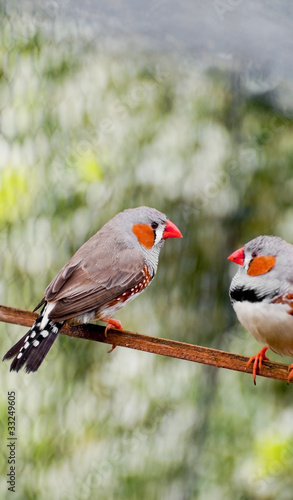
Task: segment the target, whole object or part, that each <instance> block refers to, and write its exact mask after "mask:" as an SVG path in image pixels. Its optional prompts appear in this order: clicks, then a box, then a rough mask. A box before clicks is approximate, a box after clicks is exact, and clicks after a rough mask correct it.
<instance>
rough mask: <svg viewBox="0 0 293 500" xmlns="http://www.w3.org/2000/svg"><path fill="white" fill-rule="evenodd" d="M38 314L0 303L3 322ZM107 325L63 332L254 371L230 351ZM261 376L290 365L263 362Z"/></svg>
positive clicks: (281, 374) (283, 376)
mask: <svg viewBox="0 0 293 500" xmlns="http://www.w3.org/2000/svg"><path fill="white" fill-rule="evenodd" d="M37 316H38V314H37V313H33V312H30V311H26V310H23V309H15V308H13V307H6V306H1V305H0V321H3V322H5V323H13V324H16V325H22V326H26V327H31V326H32V324H33V323H34V321H35V319H36V318H37ZM104 332H105V328H104V327H103V326H101V325H92V324H87V325H79V326H69V325H67V324H66V325H64V327H63V328H62V330H61V333H62V334H64V335H69V336H70V337H78V338H82V339H86V340H94V341H96V342H102V343H106V344H111V345H116V346H121V347H129V348H131V349H137V350H139V351H145V352H151V353H154V354H161V355H163V356H169V357H172V358H179V359H185V360H187V361H194V362H196V363H203V364H205V365H212V366H217V367H218V368H227V369H228V370H235V371H239V372H244V373H252V366H249V367H248V368H246V363H247V361H248V358H247V357H246V356H240V355H238V354H233V353H230V352H225V351H219V350H217V349H210V348H208V347H201V346H197V345H193V344H186V343H184V342H176V341H175V340H168V339H162V338H158V337H150V336H148V335H141V334H139V333H133V332H128V331H126V330H116V329H114V328H113V329H110V330H108V334H107V337H105V333H104ZM260 375H261V376H263V377H268V378H274V379H276V380H284V381H287V377H288V366H287V365H285V364H282V363H275V362H273V361H264V362H263V366H262V369H261V374H260Z"/></svg>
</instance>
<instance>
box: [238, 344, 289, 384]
mask: <svg viewBox="0 0 293 500" xmlns="http://www.w3.org/2000/svg"><path fill="white" fill-rule="evenodd" d="M267 350H268V347H263V348H262V349H261V350H260V351H259V353H257V354H256V355H255V356H251V358H250V359H249V360H248V363H247V364H246V368H248V366H249V365H251V363H252V362H253V370H252V375H253V383H254V385H256V372H257V369H258V371H259V372H260V369H261V367H262V362H263V360H264V359H265V360H267V361H269V358H267V356H266V355H265V353H266V351H267ZM289 376H290V375H289ZM292 377H293V374H292Z"/></svg>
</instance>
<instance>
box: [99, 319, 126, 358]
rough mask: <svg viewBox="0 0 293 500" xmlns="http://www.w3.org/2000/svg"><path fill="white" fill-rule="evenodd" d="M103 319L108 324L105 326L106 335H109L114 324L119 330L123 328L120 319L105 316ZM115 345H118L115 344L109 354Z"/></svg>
mask: <svg viewBox="0 0 293 500" xmlns="http://www.w3.org/2000/svg"><path fill="white" fill-rule="evenodd" d="M102 321H105V322H106V323H107V326H106V328H105V337H107V333H108V330H110V328H112V326H114V328H117V330H123V326H122V324H121V322H120V321H119V320H118V319H113V318H103V319H102ZM115 347H116V345H115V344H113V345H112V347H111V349H110V351H108V354H110V352H113V351H114V349H115Z"/></svg>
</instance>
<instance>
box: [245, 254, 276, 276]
mask: <svg viewBox="0 0 293 500" xmlns="http://www.w3.org/2000/svg"><path fill="white" fill-rule="evenodd" d="M275 263H276V257H273V256H272V255H266V256H265V257H256V258H255V259H254V260H253V261H252V262H251V263H250V266H249V268H248V271H247V274H248V275H249V276H259V275H260V274H265V273H267V272H268V271H270V270H271V269H272V268H273V267H274V265H275Z"/></svg>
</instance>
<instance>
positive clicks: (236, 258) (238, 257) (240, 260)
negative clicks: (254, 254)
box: [228, 247, 244, 266]
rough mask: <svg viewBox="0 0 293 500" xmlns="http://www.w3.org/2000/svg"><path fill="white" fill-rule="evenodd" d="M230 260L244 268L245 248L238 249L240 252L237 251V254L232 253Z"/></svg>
mask: <svg viewBox="0 0 293 500" xmlns="http://www.w3.org/2000/svg"><path fill="white" fill-rule="evenodd" d="M228 260H231V261H232V262H235V264H239V265H240V266H243V264H244V247H242V248H238V250H235V252H233V253H231V255H229V257H228Z"/></svg>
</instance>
